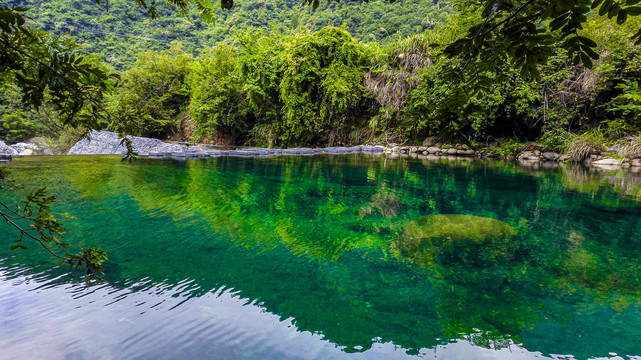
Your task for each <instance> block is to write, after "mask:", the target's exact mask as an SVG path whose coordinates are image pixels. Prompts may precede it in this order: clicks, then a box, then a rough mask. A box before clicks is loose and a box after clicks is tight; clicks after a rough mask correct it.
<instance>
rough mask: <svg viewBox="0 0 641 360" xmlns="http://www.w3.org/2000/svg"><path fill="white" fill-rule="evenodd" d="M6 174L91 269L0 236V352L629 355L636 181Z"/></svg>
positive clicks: (265, 173) (384, 165) (346, 162)
mask: <svg viewBox="0 0 641 360" xmlns="http://www.w3.org/2000/svg"><path fill="white" fill-rule="evenodd" d="M6 166H8V167H9V168H10V169H11V171H12V174H13V177H14V178H15V179H16V180H17V181H18V182H20V183H22V184H24V185H25V190H23V191H19V192H14V193H12V192H6V191H5V192H4V193H2V194H1V195H0V196H2V197H3V200H4V201H10V200H12V199H19V198H20V196H21V195H23V193H24V191H26V190H29V189H33V188H35V187H38V186H42V185H46V186H48V188H49V189H50V190H51V192H52V193H54V194H56V195H57V196H58V199H59V201H58V203H57V204H56V206H55V208H54V209H55V211H58V212H66V213H69V214H70V215H72V216H74V217H76V218H77V219H75V220H66V221H65V224H66V227H67V229H68V234H67V236H66V238H65V239H66V241H67V242H69V243H71V244H72V245H73V246H74V247H76V248H77V247H79V246H101V247H102V248H103V249H105V250H106V251H107V252H108V254H109V261H108V262H107V263H106V265H105V270H106V274H105V281H103V282H100V283H97V284H94V285H91V286H86V285H85V284H84V282H83V280H82V279H81V277H80V273H79V272H71V273H69V272H68V269H67V268H66V267H58V264H57V263H56V262H55V259H53V258H51V257H50V256H48V255H47V254H45V253H44V252H43V251H41V250H40V249H39V248H38V247H37V246H31V248H30V249H29V250H27V251H18V250H16V251H10V250H9V246H10V241H11V240H12V239H13V236H15V234H14V233H12V232H11V229H10V228H8V227H6V226H4V225H2V227H0V237H1V238H2V239H3V240H4V241H5V242H6V244H5V246H2V247H0V358H2V359H5V358H7V359H14V358H15V359H37V358H47V359H66V358H70V359H75V358H78V359H183V358H192V359H243V358H246V359H339V358H345V359H351V358H357V359H396V358H400V359H403V358H429V359H515V358H516V359H535V358H536V359H540V358H544V359H545V358H567V359H593V358H616V359H619V358H624V359H641V342H639V339H641V326H639V324H641V301H640V299H641V277H640V276H639V273H641V231H640V230H641V216H640V215H641V207H640V206H639V205H640V203H639V200H641V175H640V174H636V173H632V172H622V171H619V172H605V173H599V172H595V171H591V170H588V169H583V168H574V167H561V168H557V169H547V170H546V169H533V168H529V167H523V166H521V165H518V164H510V163H498V162H471V161H459V162H441V161H427V160H420V159H409V158H406V159H395V160H390V159H386V158H385V157H380V156H379V157H376V156H363V155H358V156H357V155H353V156H352V155H350V156H312V157H279V158H258V159H242V158H218V159H208V160H187V161H183V162H179V161H174V160H148V159H140V160H138V161H136V162H135V163H134V164H132V165H129V164H127V163H122V162H120V161H119V159H118V158H115V157H28V158H17V159H15V160H14V161H13V162H11V163H10V164H8V165H6ZM452 215H463V216H452ZM452 221H453V222H454V223H457V222H459V221H462V225H461V226H459V225H460V224H459V225H456V224H455V225H451V224H453V223H452ZM425 224H428V225H429V224H431V225H429V226H427V225H425ZM426 226H427V227H426ZM451 226H454V228H452V227H451ZM457 226H458V227H457ZM452 229H454V231H452ZM497 229H502V230H501V231H498V230H497ZM448 231H449V232H448ZM417 234H418V235H417ZM479 234H480V235H479ZM560 356H564V357H560ZM617 356H618V357H617Z"/></svg>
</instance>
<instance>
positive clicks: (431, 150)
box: [426, 146, 441, 154]
mask: <svg viewBox="0 0 641 360" xmlns="http://www.w3.org/2000/svg"><path fill="white" fill-rule="evenodd" d="M426 151H427V153H428V154H436V153H437V152H439V151H441V149H439V148H437V147H436V146H430V147H428V148H427V150H426Z"/></svg>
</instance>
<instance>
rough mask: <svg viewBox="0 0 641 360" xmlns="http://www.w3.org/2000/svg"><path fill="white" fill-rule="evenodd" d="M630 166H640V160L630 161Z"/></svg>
mask: <svg viewBox="0 0 641 360" xmlns="http://www.w3.org/2000/svg"><path fill="white" fill-rule="evenodd" d="M630 165H632V166H641V159H632V161H630Z"/></svg>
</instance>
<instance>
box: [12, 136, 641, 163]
mask: <svg viewBox="0 0 641 360" xmlns="http://www.w3.org/2000/svg"><path fill="white" fill-rule="evenodd" d="M128 138H129V139H130V140H131V142H132V145H133V146H134V149H135V151H136V153H137V154H138V155H139V156H147V157H150V158H173V159H179V160H180V159H187V158H209V157H221V156H230V157H270V156H283V155H297V156H301V155H319V154H357V153H368V154H381V155H382V154H385V155H386V156H387V157H389V158H391V159H394V158H397V157H401V156H408V157H416V158H421V159H428V160H429V159H443V158H444V159H474V158H477V159H478V158H501V159H503V160H508V161H519V162H522V163H525V164H529V165H532V164H542V165H543V166H545V167H551V166H552V165H553V164H560V163H565V162H568V161H569V157H568V156H566V155H563V154H560V153H556V152H550V151H541V150H537V149H534V150H528V151H522V152H520V153H518V154H509V155H497V154H496V152H495V151H493V150H492V149H481V150H473V149H470V148H468V147H467V146H465V145H461V144H456V145H454V146H452V145H449V144H442V143H432V142H426V143H424V144H423V145H422V146H409V145H403V146H400V145H398V146H397V145H392V146H382V145H375V146H352V147H327V148H305V147H299V148H288V149H265V148H235V149H226V150H221V149H220V148H213V146H210V145H190V146H188V145H181V144H174V143H167V142H163V141H161V140H158V139H150V138H144V137H138V136H128ZM43 153H44V154H46V149H45V150H44V151H43V150H41V149H40V148H39V147H38V146H37V145H35V144H28V143H18V144H14V145H11V146H8V145H6V144H5V143H4V142H2V141H0V160H5V161H6V160H11V157H12V156H23V155H35V154H43ZM125 153H126V147H125V146H124V145H123V144H122V139H121V138H120V137H119V136H118V134H116V133H114V132H110V131H92V132H91V133H90V134H89V137H88V138H87V139H82V140H80V141H78V142H77V143H76V144H75V145H74V146H73V147H72V148H71V149H70V150H69V152H68V153H67V154H68V155H124V154H125ZM583 164H584V165H586V166H589V167H596V168H602V169H616V168H628V167H641V156H639V157H635V156H629V155H628V156H626V154H623V153H621V152H620V151H617V149H615V148H610V149H608V150H606V151H601V152H595V153H594V154H590V155H589V156H587V158H586V159H585V160H584V161H583Z"/></svg>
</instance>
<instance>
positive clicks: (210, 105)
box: [0, 0, 641, 160]
mask: <svg viewBox="0 0 641 360" xmlns="http://www.w3.org/2000/svg"><path fill="white" fill-rule="evenodd" d="M5 4H7V2H5ZM8 4H10V5H24V6H25V7H27V8H28V9H29V10H27V14H29V16H31V20H30V21H31V22H33V24H34V26H35V27H36V28H39V29H42V30H46V31H47V32H51V33H52V34H53V35H59V36H60V38H57V39H59V40H58V41H65V42H67V43H71V44H73V45H69V46H70V47H69V52H70V53H72V54H88V55H87V56H84V57H83V59H84V60H83V61H85V62H87V63H91V64H92V66H95V67H97V68H99V69H101V71H102V72H103V73H104V74H109V77H108V78H109V79H108V80H105V81H104V82H103V83H102V85H101V86H103V87H104V99H102V102H101V104H100V110H101V111H102V113H103V114H102V115H101V116H99V117H98V118H96V119H95V121H94V123H93V125H94V126H92V128H95V127H99V128H104V129H109V130H113V131H117V132H119V133H121V134H131V135H139V136H149V137H156V138H160V139H172V140H183V141H189V142H200V143H215V144H228V145H250V146H261V147H286V146H297V145H308V146H334V145H352V144H364V143H369V144H384V145H388V144H392V143H397V144H403V143H413V144H420V143H422V142H423V140H424V139H426V138H438V139H442V140H444V141H457V142H465V143H467V144H468V145H470V146H472V147H481V146H488V145H496V144H497V143H498V144H499V146H498V147H497V148H496V150H495V151H496V152H498V153H502V154H504V153H510V152H513V151H516V150H517V149H518V148H520V147H523V146H524V145H523V143H524V142H536V143H537V144H539V146H541V147H543V148H545V149H548V150H552V151H560V152H566V151H568V150H569V149H570V148H571V147H572V146H575V147H576V146H583V147H586V146H587V147H592V148H599V147H603V146H605V145H608V144H611V143H615V142H620V141H625V142H633V143H638V142H639V138H637V137H636V135H637V133H638V131H639V129H640V126H641V90H640V89H639V85H638V78H639V75H640V71H641V59H640V55H639V53H640V52H639V46H638V45H635V41H634V38H632V37H631V36H632V35H633V34H634V32H635V31H636V30H638V29H639V28H640V27H641V21H639V19H638V17H636V16H630V18H629V19H627V15H626V14H625V13H624V12H623V10H622V11H621V14H624V15H626V18H625V19H621V16H616V14H615V13H610V12H606V13H602V11H601V10H600V9H599V10H600V11H598V12H597V11H592V12H589V11H588V12H586V14H585V21H584V22H583V23H582V25H581V26H579V28H578V30H576V34H575V35H574V36H575V37H574V38H567V40H566V41H562V40H564V39H563V36H566V35H563V34H561V35H558V36H559V37H560V38H557V39H554V41H548V40H545V41H543V40H542V39H543V38H540V39H539V40H536V39H537V38H536V36H534V37H532V39H534V40H533V41H539V42H540V43H545V44H547V43H549V46H547V45H546V46H547V48H545V49H544V50H545V56H543V55H541V56H539V58H540V59H539V60H541V61H538V60H533V61H530V60H531V59H530V58H528V61H527V63H525V64H521V67H519V64H516V65H515V64H511V63H509V62H503V63H502V65H498V66H497V67H495V68H490V67H486V68H483V67H479V65H478V64H477V65H476V67H473V66H472V65H474V64H472V65H470V66H469V67H468V69H467V72H468V73H471V74H473V76H471V77H470V78H468V79H467V80H465V81H460V80H452V79H453V78H452V76H449V77H448V74H449V75H451V73H453V72H455V74H454V75H457V76H459V77H461V76H460V74H461V73H463V74H464V76H465V73H464V72H462V71H458V70H456V71H454V70H452V69H457V66H459V67H460V63H461V60H460V58H454V57H452V54H451V53H452V46H445V45H447V44H456V42H455V40H457V39H458V38H459V37H460V36H461V34H464V33H465V32H466V31H468V30H469V29H470V24H473V23H474V22H475V21H478V20H479V18H480V15H479V14H478V12H477V11H476V10H469V9H467V8H465V7H464V5H465V2H453V3H452V2H443V1H439V2H431V1H428V2H425V1H397V2H395V3H392V4H389V3H386V2H376V1H375V2H371V3H363V2H353V3H352V2H338V3H336V2H330V3H323V4H321V5H320V6H319V7H318V8H317V9H314V8H313V7H311V6H305V5H304V4H299V3H294V2H292V1H258V2H248V1H245V2H238V3H236V4H235V5H234V7H233V8H232V9H231V10H229V11H225V10H222V11H220V10H218V11H217V12H216V15H215V19H214V20H213V22H210V23H207V22H205V21H204V20H203V19H202V18H201V17H198V16H197V15H196V14H191V13H189V14H186V15H183V16H181V15H180V14H177V13H176V12H175V11H173V10H172V9H166V8H160V9H159V13H158V16H157V18H156V19H155V20H153V21H150V20H149V19H145V16H146V14H145V10H144V9H141V8H139V7H136V6H135V5H133V4H130V3H129V2H128V1H125V0H119V1H116V0H114V1H110V2H109V3H108V8H107V6H106V4H101V5H96V3H95V2H94V1H92V0H85V1H70V0H57V1H49V2H43V1H15V2H8ZM597 5H598V4H597ZM605 5H606V4H604V5H603V6H605ZM631 5H634V4H631ZM617 6H618V5H617ZM637 9H638V7H636V6H633V7H630V8H626V9H624V10H627V12H628V13H630V15H635V14H636V10H637ZM606 10H607V9H606ZM147 17H148V16H147ZM621 20H623V21H621ZM626 20H627V21H626ZM567 26H569V25H567ZM567 26H566V27H567ZM564 29H565V28H564ZM564 31H565V30H564ZM537 36H539V35H537ZM577 39H579V40H577ZM580 39H587V40H580ZM572 41H574V44H575V45H576V44H577V43H578V45H576V47H578V50H576V49H573V48H572V46H573V43H572ZM581 41H584V43H581ZM536 46H539V45H536ZM536 46H533V47H532V49H534V50H536V51H539V50H537V48H536ZM534 50H532V51H534ZM524 51H525V50H524ZM527 51H530V50H529V49H528V50H527ZM541 51H543V50H541ZM576 51H579V52H578V53H576ZM529 54H530V52H527V54H526V55H523V56H529ZM579 55H580V56H579ZM134 59H135V60H134ZM499 60H500V59H499ZM579 60H580V61H579ZM475 61H476V60H475ZM468 63H469V60H468ZM465 65H466V66H467V65H468V64H467V63H466V64H465ZM106 78H107V77H105V79H106ZM472 80H474V81H476V83H474V84H472V85H470V83H471V82H472ZM466 81H467V82H466ZM479 88H481V91H479ZM3 90H4V91H3V92H2V93H0V138H1V139H3V140H5V141H7V142H10V143H11V142H17V141H22V140H26V139H28V138H32V137H34V136H45V137H46V139H48V141H50V143H51V144H55V146H57V147H59V148H60V149H62V150H61V151H64V149H65V148H68V147H69V146H70V145H72V144H73V143H74V142H75V141H77V140H78V139H80V138H82V137H83V136H84V134H85V133H86V129H85V128H84V127H83V126H69V124H70V122H69V121H68V120H69V119H68V118H66V117H64V116H62V115H61V114H60V112H59V111H58V110H57V108H56V106H52V105H51V106H50V105H48V101H47V97H49V98H51V96H52V95H51V91H50V92H49V93H46V92H45V94H44V101H43V105H42V106H40V107H39V108H37V109H33V108H32V107H29V106H27V105H29V104H28V103H27V104H25V102H24V98H22V95H23V93H21V91H22V90H21V89H20V87H19V86H18V85H17V84H16V81H15V80H14V81H6V82H4V83H3ZM443 94H446V96H442V95H443ZM83 111H84V110H83ZM577 160H580V159H577Z"/></svg>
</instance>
